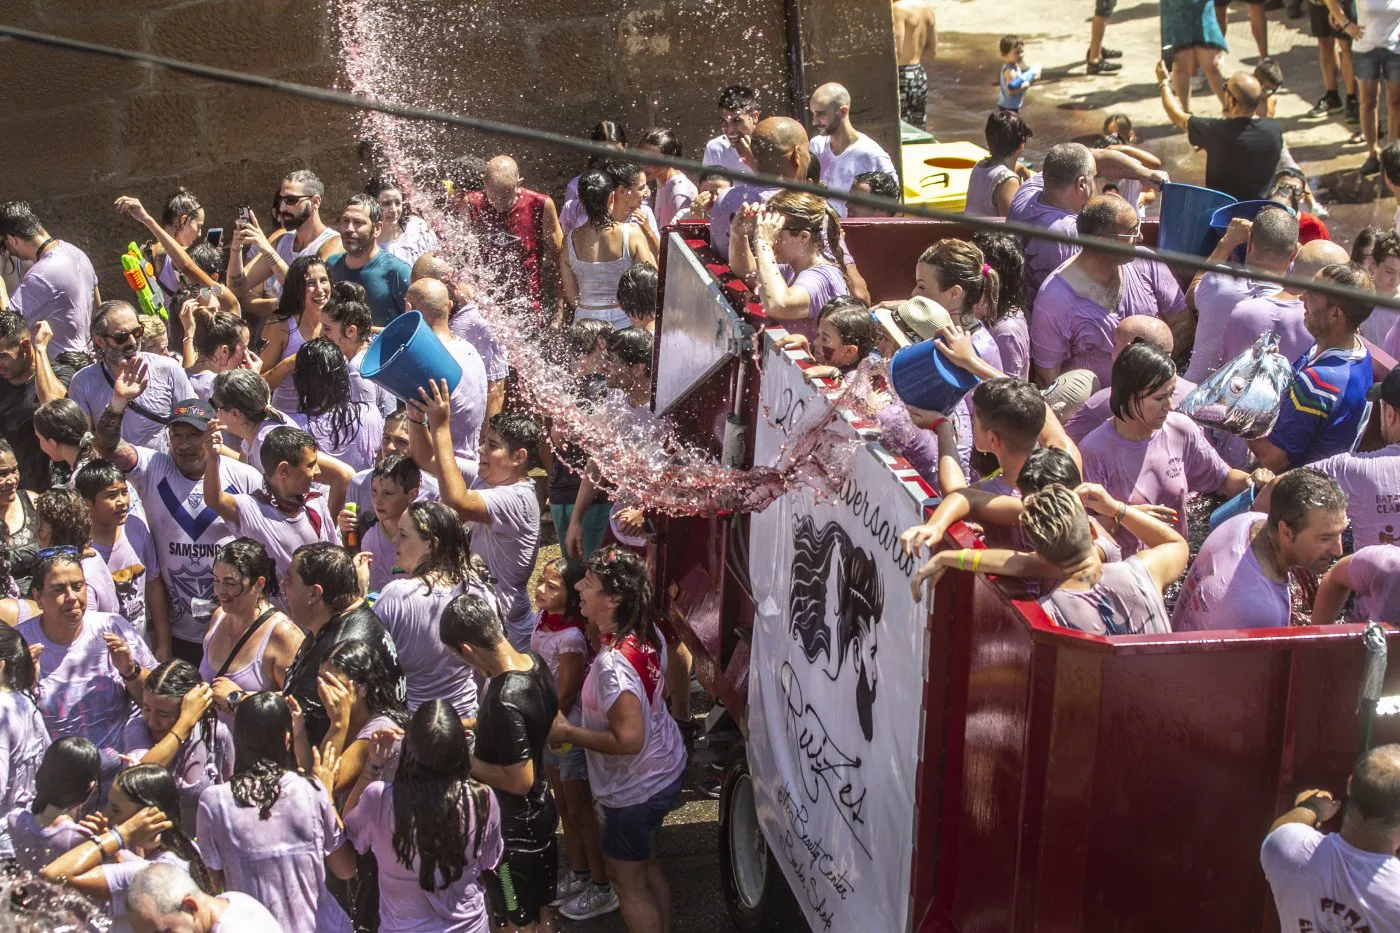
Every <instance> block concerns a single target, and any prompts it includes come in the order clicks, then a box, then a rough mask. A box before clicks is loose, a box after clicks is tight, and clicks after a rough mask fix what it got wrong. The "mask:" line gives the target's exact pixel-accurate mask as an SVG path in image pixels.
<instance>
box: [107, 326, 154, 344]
mask: <svg viewBox="0 0 1400 933" xmlns="http://www.w3.org/2000/svg"><path fill="white" fill-rule="evenodd" d="M145 333H146V325H145V324H137V325H136V326H135V327H133V328H132V329H131V330H114V331H112V332H111V333H110V334H108V335H107V339H108V340H110V341H112V342H113V343H118V344H121V343H126V342H127V341H128V340H140V339H141V337H142V335H144V334H145Z"/></svg>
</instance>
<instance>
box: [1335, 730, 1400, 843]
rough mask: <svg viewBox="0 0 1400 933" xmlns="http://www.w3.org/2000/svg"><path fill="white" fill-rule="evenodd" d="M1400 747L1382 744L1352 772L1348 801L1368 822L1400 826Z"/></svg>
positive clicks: (1391, 826)
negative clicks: (1399, 761) (1398, 761)
mask: <svg viewBox="0 0 1400 933" xmlns="http://www.w3.org/2000/svg"><path fill="white" fill-rule="evenodd" d="M1397 756H1400V747H1397V746H1395V745H1381V746H1378V747H1376V748H1373V749H1371V750H1370V751H1368V752H1366V753H1365V754H1364V755H1362V756H1361V758H1360V759H1359V760H1358V761H1357V762H1356V767H1355V768H1354V769H1353V770H1352V772H1351V787H1350V788H1348V793H1347V805H1348V806H1350V807H1352V808H1354V809H1355V810H1356V812H1357V814H1358V815H1359V816H1360V817H1361V818H1362V819H1363V820H1365V821H1367V822H1374V823H1377V824H1379V825H1381V826H1383V827H1385V828H1386V829H1387V830H1393V829H1394V828H1395V827H1396V826H1400V768H1397V767H1396V766H1395V764H1396V759H1397Z"/></svg>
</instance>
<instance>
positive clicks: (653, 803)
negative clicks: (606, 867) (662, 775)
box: [601, 769, 685, 862]
mask: <svg viewBox="0 0 1400 933" xmlns="http://www.w3.org/2000/svg"><path fill="white" fill-rule="evenodd" d="M684 784H685V770H684V769H682V770H681V773H680V774H678V775H676V779H675V780H674V781H672V782H671V783H670V784H669V785H667V786H666V787H665V788H664V789H662V790H661V791H659V792H658V793H657V794H656V795H655V796H653V797H652V798H651V799H650V800H646V801H643V802H642V803H638V804H633V805H632V806H630V807H616V808H614V807H603V833H602V840H601V842H602V849H603V854H604V855H606V856H607V857H608V858H610V859H616V860H617V861H619V862H645V861H646V860H647V859H649V858H651V850H652V848H653V847H654V846H655V845H656V833H657V831H658V830H659V829H661V823H662V822H663V821H664V820H665V819H666V814H668V813H670V812H671V808H672V807H674V806H675V805H676V801H677V800H679V799H680V797H681V787H682V786H684Z"/></svg>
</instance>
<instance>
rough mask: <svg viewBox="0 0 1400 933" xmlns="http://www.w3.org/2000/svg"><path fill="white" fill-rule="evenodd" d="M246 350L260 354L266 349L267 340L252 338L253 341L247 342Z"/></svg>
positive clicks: (264, 338)
mask: <svg viewBox="0 0 1400 933" xmlns="http://www.w3.org/2000/svg"><path fill="white" fill-rule="evenodd" d="M248 348H249V349H250V350H252V351H253V352H254V353H261V352H262V351H264V350H266V349H267V338H266V337H254V338H253V339H251V340H249V341H248Z"/></svg>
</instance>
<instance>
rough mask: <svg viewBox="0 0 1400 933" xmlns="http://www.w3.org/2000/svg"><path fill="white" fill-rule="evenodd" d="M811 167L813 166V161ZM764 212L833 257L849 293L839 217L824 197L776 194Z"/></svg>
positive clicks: (848, 271)
mask: <svg viewBox="0 0 1400 933" xmlns="http://www.w3.org/2000/svg"><path fill="white" fill-rule="evenodd" d="M812 164H813V165H815V164H817V160H816V159H813V160H812ZM768 209H769V210H773V211H777V212H778V213H780V214H782V215H783V216H784V217H786V218H787V220H788V223H787V229H788V230H790V231H792V232H793V233H800V232H802V231H804V230H805V231H807V232H808V233H810V234H811V235H812V239H813V240H814V241H815V242H816V244H817V248H818V250H819V251H820V252H822V253H825V254H829V255H831V256H834V257H836V267H837V268H838V269H840V270H841V278H842V279H843V280H844V281H845V283H846V288H847V289H848V290H849V289H850V286H851V273H850V270H848V269H847V268H846V240H845V235H844V234H843V233H842V231H841V218H840V217H839V216H837V214H836V211H835V210H834V209H832V207H831V205H830V204H828V203H827V201H826V199H825V198H819V197H817V196H816V195H814V194H806V193H804V192H800V191H780V192H778V193H777V194H775V195H773V197H771V198H769V199H768Z"/></svg>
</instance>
